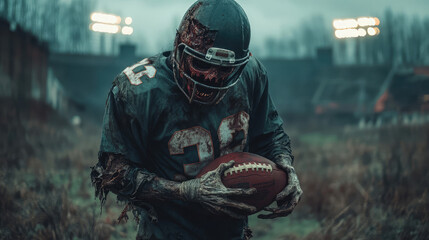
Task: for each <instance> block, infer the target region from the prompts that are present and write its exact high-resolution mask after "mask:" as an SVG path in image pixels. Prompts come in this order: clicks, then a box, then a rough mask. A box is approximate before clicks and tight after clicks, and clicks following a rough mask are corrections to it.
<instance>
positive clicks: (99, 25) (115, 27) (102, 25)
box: [89, 23, 121, 34]
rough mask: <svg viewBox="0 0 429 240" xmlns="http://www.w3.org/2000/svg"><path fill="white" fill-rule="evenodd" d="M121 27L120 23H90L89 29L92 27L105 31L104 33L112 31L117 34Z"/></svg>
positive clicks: (98, 30) (97, 30)
mask: <svg viewBox="0 0 429 240" xmlns="http://www.w3.org/2000/svg"><path fill="white" fill-rule="evenodd" d="M120 28H121V27H119V26H118V25H111V24H105V23H91V25H89V29H91V30H92V31H94V32H103V33H111V34H116V33H118V32H119V30H120Z"/></svg>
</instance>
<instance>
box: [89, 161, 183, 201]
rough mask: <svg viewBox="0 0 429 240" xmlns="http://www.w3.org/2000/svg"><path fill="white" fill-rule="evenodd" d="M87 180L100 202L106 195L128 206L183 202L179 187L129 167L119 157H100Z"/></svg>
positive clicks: (146, 172) (127, 163)
mask: <svg viewBox="0 0 429 240" xmlns="http://www.w3.org/2000/svg"><path fill="white" fill-rule="evenodd" d="M91 179H92V183H93V185H94V187H95V189H96V196H98V197H99V198H100V199H102V200H103V199H105V197H106V195H107V194H108V193H109V192H113V193H114V194H116V195H118V197H120V198H122V199H126V200H128V201H132V202H135V201H147V202H150V201H153V200H172V199H184V197H183V196H182V195H183V194H181V191H180V186H181V183H178V182H174V181H169V180H166V179H163V178H160V177H158V176H156V175H155V174H154V173H151V172H148V171H147V170H145V169H141V168H137V167H135V166H132V165H131V164H129V162H128V161H127V160H126V159H125V158H124V157H123V156H122V155H117V154H104V155H103V156H102V157H100V159H99V162H98V164H97V165H96V166H95V167H93V168H92V172H91Z"/></svg>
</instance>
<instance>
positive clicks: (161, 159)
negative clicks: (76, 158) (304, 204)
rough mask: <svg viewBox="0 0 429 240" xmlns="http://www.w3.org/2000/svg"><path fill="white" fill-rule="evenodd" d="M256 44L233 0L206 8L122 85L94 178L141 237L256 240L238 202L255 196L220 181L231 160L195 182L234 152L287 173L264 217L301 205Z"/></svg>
mask: <svg viewBox="0 0 429 240" xmlns="http://www.w3.org/2000/svg"><path fill="white" fill-rule="evenodd" d="M249 41H250V26H249V21H248V19H247V16H246V14H245V13H244V11H243V9H242V8H241V7H240V6H239V5H238V4H237V3H236V2H235V1H233V0H202V1H198V2H196V3H194V4H193V5H192V6H191V7H190V8H189V10H188V11H187V12H186V14H185V16H184V17H183V19H182V22H181V24H180V26H179V28H178V31H177V34H176V38H175V42H174V49H173V51H171V52H164V53H161V54H159V55H157V56H155V57H152V58H148V59H144V60H142V61H141V62H139V63H137V64H135V65H133V66H131V67H128V68H126V69H125V70H124V71H123V72H122V73H121V74H120V75H118V77H117V78H116V79H115V81H114V83H113V87H112V88H111V91H110V93H109V96H108V99H107V104H106V111H105V116H104V120H103V134H102V140H101V147H100V152H99V162H98V163H97V165H96V166H95V167H93V169H92V173H91V177H92V181H93V184H94V185H95V187H96V194H97V195H98V196H99V197H100V198H101V199H105V197H106V195H107V193H108V192H113V193H115V194H116V195H117V196H118V198H119V199H121V200H124V201H127V202H128V203H129V206H131V207H132V208H133V209H134V212H136V213H137V215H138V218H139V231H138V235H137V238H138V239H247V238H249V237H250V235H251V234H250V230H249V229H248V227H247V217H246V216H247V215H250V214H253V213H255V211H256V209H255V207H253V206H250V205H246V204H244V203H242V202H239V201H236V200H231V199H234V198H236V197H237V196H239V197H243V196H249V197H251V196H252V194H254V192H255V189H252V188H250V189H243V188H234V189H232V188H226V187H225V186H224V185H223V184H222V182H221V175H222V173H223V172H224V171H226V170H227V169H228V168H230V167H231V166H232V165H233V162H230V163H225V164H221V165H220V166H219V167H218V168H217V169H216V170H214V171H211V172H208V173H206V174H205V175H203V176H202V177H201V178H195V176H196V175H197V174H198V172H199V171H200V170H201V169H202V168H203V167H204V166H206V165H207V163H209V162H210V161H212V160H213V159H215V158H217V157H219V156H223V155H225V154H228V153H231V152H240V151H244V152H251V153H256V154H258V155H261V156H264V157H266V158H268V159H270V160H272V161H273V162H275V163H276V164H277V165H278V167H279V168H281V169H282V170H284V171H285V172H286V173H287V176H288V184H287V186H286V187H285V189H284V190H283V191H282V192H280V193H279V194H278V195H277V198H276V201H277V206H278V207H276V208H267V209H265V210H267V211H269V214H266V215H259V217H260V218H275V217H282V216H287V215H288V214H290V213H291V212H292V210H293V209H294V207H295V206H296V204H297V203H298V202H299V200H300V197H301V194H302V190H301V188H300V185H299V181H298V178H297V176H296V174H295V171H294V168H293V167H292V162H293V156H292V154H291V148H290V141H289V137H288V136H287V135H286V134H285V132H284V131H283V129H282V120H281V119H280V117H279V115H278V114H277V111H276V109H275V107H274V105H273V103H272V100H271V98H270V95H269V94H268V81H267V73H266V70H265V68H264V67H263V66H262V65H261V63H260V62H259V61H258V60H257V59H256V58H255V57H253V56H252V55H251V53H250V52H249Z"/></svg>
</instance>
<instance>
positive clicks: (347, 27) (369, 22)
mask: <svg viewBox="0 0 429 240" xmlns="http://www.w3.org/2000/svg"><path fill="white" fill-rule="evenodd" d="M379 24H380V20H379V19H378V18H376V17H359V18H356V19H354V18H346V19H334V20H333V21H332V26H333V27H334V29H335V37H336V38H357V37H365V36H376V35H378V34H380V29H379V28H378V27H376V26H378V25H379Z"/></svg>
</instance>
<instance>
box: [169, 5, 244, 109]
mask: <svg viewBox="0 0 429 240" xmlns="http://www.w3.org/2000/svg"><path fill="white" fill-rule="evenodd" d="M249 42H250V24H249V20H248V19H247V16H246V13H245V12H244V10H243V9H242V8H241V7H240V5H238V3H236V2H235V1H234V0H200V1H197V2H195V3H194V4H193V5H192V6H191V7H190V8H189V9H188V11H187V12H186V14H185V15H184V17H183V19H182V21H181V23H180V25H179V28H178V30H177V34H176V39H175V42H174V50H173V55H172V65H173V73H174V79H175V81H176V83H177V85H178V86H179V88H180V89H181V91H182V92H183V93H184V94H185V96H186V97H187V98H188V100H189V102H197V103H201V104H217V103H218V102H220V101H221V100H222V98H223V97H224V96H225V94H226V93H227V91H228V90H229V89H230V88H231V87H232V86H234V85H235V84H236V83H237V82H238V81H239V80H240V75H241V72H242V71H243V68H244V67H245V65H246V63H247V62H248V61H249V57H250V52H249Z"/></svg>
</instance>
